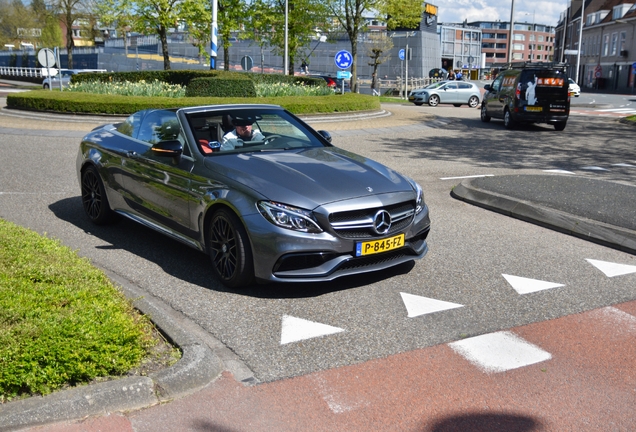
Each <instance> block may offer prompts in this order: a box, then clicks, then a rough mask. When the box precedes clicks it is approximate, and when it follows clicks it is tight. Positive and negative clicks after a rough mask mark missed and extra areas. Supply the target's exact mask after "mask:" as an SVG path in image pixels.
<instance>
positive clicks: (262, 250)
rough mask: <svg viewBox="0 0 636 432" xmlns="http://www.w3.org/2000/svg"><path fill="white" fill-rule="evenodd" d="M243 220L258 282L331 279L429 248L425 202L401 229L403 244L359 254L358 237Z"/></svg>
mask: <svg viewBox="0 0 636 432" xmlns="http://www.w3.org/2000/svg"><path fill="white" fill-rule="evenodd" d="M259 219H260V220H259ZM245 222H246V224H247V227H248V232H250V240H251V242H252V250H253V252H254V274H255V276H256V278H257V279H259V280H261V281H270V282H321V281H322V282H324V281H331V280H334V279H336V278H339V277H342V276H347V275H354V274H361V273H367V272H372V271H377V270H383V269H386V268H390V267H393V266H396V265H399V264H402V263H405V262H409V261H413V260H417V259H421V258H423V257H424V256H425V255H426V253H427V252H428V245H427V243H426V238H427V237H428V234H429V231H430V218H429V212H428V207H427V206H426V205H425V206H424V208H423V210H422V211H421V212H420V214H418V215H416V216H415V217H414V219H413V221H412V222H411V223H410V225H409V226H408V227H405V229H404V230H402V231H401V232H403V233H404V234H405V243H404V246H403V247H401V248H399V249H394V250H391V251H388V252H384V253H378V254H373V255H367V256H360V257H357V256H355V248H356V240H352V239H346V238H342V237H340V236H337V235H333V234H332V233H329V232H323V233H321V234H306V233H300V232H295V231H290V230H285V229H280V228H277V227H274V226H273V225H272V224H271V223H270V222H268V221H266V220H265V219H264V218H263V217H262V216H261V215H259V214H255V215H251V216H250V217H249V218H247V219H246V220H245ZM263 222H264V223H265V224H267V225H263ZM272 228H273V229H272Z"/></svg>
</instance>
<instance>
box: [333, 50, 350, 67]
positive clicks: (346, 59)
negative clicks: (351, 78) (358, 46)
mask: <svg viewBox="0 0 636 432" xmlns="http://www.w3.org/2000/svg"><path fill="white" fill-rule="evenodd" d="M334 61H335V62H336V66H338V67H339V68H340V69H348V68H350V67H351V64H352V63H353V56H352V55H351V53H350V52H349V51H346V50H342V51H338V52H337V53H336V57H334Z"/></svg>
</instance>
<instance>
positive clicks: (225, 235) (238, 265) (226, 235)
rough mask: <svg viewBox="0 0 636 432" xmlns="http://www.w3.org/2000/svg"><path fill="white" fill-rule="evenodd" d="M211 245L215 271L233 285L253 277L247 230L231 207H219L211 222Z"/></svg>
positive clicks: (209, 242) (230, 285) (247, 283)
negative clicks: (228, 208)
mask: <svg viewBox="0 0 636 432" xmlns="http://www.w3.org/2000/svg"><path fill="white" fill-rule="evenodd" d="M208 248H209V251H210V259H211V260H212V267H213V269H214V273H215V274H216V275H217V276H218V278H219V279H220V280H221V282H222V283H223V284H224V285H225V286H227V287H230V288H237V287H243V286H246V285H249V284H251V283H252V282H253V280H254V260H253V258H252V249H251V248H250V244H249V240H248V237H247V232H246V231H245V228H243V225H242V224H241V222H240V220H239V219H238V217H236V216H235V215H234V213H232V212H231V211H230V210H227V209H220V210H217V211H216V212H215V213H214V215H213V216H212V220H211V221H210V228H209V232H208Z"/></svg>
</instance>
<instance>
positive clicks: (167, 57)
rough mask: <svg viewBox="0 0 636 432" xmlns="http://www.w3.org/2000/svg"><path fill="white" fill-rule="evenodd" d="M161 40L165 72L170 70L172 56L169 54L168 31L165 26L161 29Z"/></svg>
mask: <svg viewBox="0 0 636 432" xmlns="http://www.w3.org/2000/svg"><path fill="white" fill-rule="evenodd" d="M159 40H160V41H161V52H162V54H163V70H170V54H169V53H168V31H167V30H166V28H165V27H164V26H160V27H159Z"/></svg>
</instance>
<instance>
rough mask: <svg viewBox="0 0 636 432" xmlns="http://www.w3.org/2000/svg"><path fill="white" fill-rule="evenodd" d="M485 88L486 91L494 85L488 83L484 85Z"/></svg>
mask: <svg viewBox="0 0 636 432" xmlns="http://www.w3.org/2000/svg"><path fill="white" fill-rule="evenodd" d="M484 90H486V91H490V90H492V86H491V85H490V84H486V85H485V86H484Z"/></svg>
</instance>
